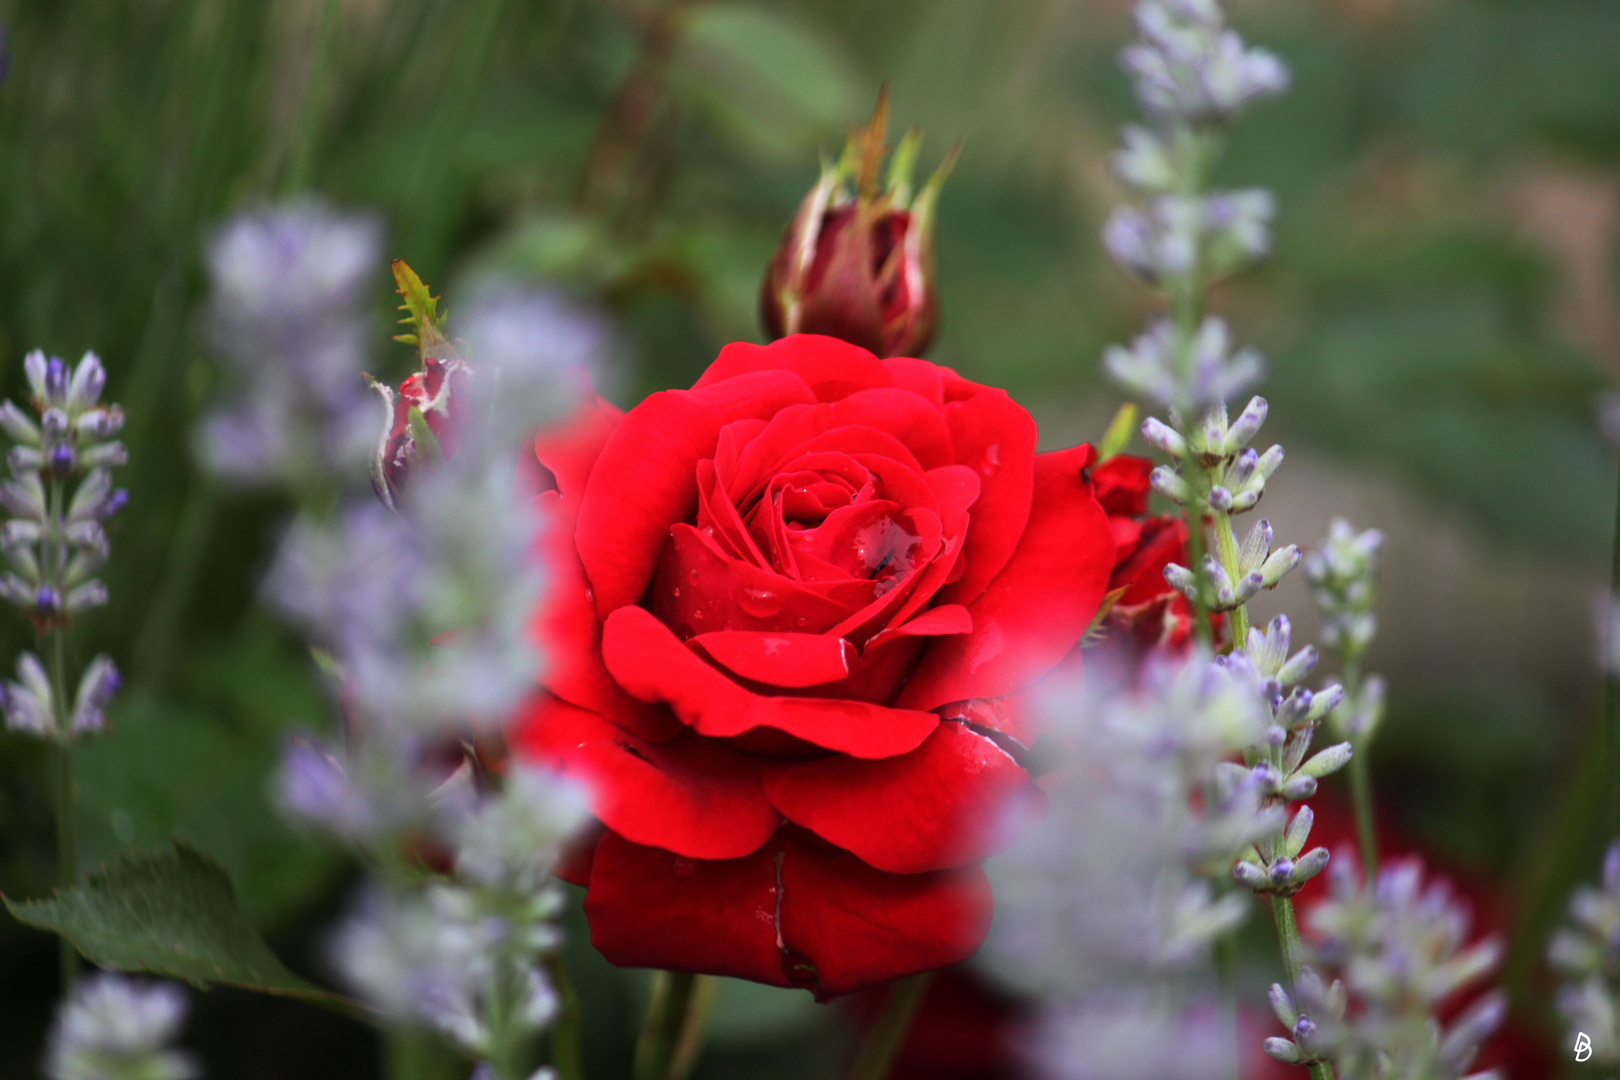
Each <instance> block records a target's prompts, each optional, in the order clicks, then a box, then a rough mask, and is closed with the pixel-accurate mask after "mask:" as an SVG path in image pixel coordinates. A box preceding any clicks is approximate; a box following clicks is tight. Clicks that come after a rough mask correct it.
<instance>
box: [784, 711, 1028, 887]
mask: <svg viewBox="0 0 1620 1080" xmlns="http://www.w3.org/2000/svg"><path fill="white" fill-rule="evenodd" d="M760 775H761V779H762V780H763V782H764V785H765V795H766V797H767V798H769V799H770V800H771V802H772V804H773V805H775V807H776V808H777V809H778V810H780V811H781V812H782V813H783V815H785V816H786V817H787V819H788V820H789V821H792V822H794V823H795V824H797V825H802V826H804V827H805V828H806V829H809V830H810V831H811V832H813V833H815V834H816V835H817V836H819V837H821V838H822V839H824V840H826V841H828V842H830V843H832V844H836V845H837V846H838V847H841V848H843V849H844V850H845V851H848V852H851V853H853V854H855V855H857V856H859V857H860V858H861V859H862V860H863V861H865V862H867V863H870V864H871V865H872V866H875V867H877V868H878V869H879V870H887V871H888V872H890V873H893V874H920V873H924V872H926V871H929V870H943V869H946V868H948V867H953V866H963V865H965V864H967V863H970V862H977V861H978V860H979V859H983V858H986V857H988V856H990V855H992V854H994V853H995V852H996V851H997V850H998V849H999V847H1000V846H1002V845H1001V844H1000V842H999V841H1001V840H1002V839H1004V838H1003V837H1002V836H1001V831H1000V830H999V829H998V828H997V826H998V824H999V822H1000V818H1001V812H1002V809H1003V807H1004V805H1005V804H1006V801H1007V799H1008V798H1009V797H1011V796H1012V795H1014V794H1015V793H1017V792H1019V791H1021V790H1023V789H1025V788H1027V787H1029V786H1030V783H1029V774H1028V773H1027V772H1025V771H1024V770H1023V769H1022V768H1020V767H1019V766H1018V764H1017V763H1016V762H1015V761H1013V759H1012V758H1011V757H1009V756H1008V755H1007V752H1006V751H1004V750H1002V749H1001V747H999V746H997V745H996V744H995V743H993V742H991V741H990V740H989V739H987V738H985V737H984V736H982V735H978V734H976V733H974V732H973V731H970V730H969V729H968V728H967V727H966V726H965V725H963V724H961V723H956V722H949V723H943V724H940V725H939V727H937V728H935V729H934V733H933V734H932V735H930V736H928V738H927V739H925V740H923V744H922V745H921V746H919V747H917V749H915V750H913V751H912V752H911V753H909V754H902V755H901V756H899V757H894V758H889V759H887V760H885V761H881V762H879V761H857V760H854V759H852V758H845V757H828V758H821V759H819V760H816V761H802V762H794V763H783V764H767V765H765V766H764V768H763V769H762V771H761V774H760Z"/></svg>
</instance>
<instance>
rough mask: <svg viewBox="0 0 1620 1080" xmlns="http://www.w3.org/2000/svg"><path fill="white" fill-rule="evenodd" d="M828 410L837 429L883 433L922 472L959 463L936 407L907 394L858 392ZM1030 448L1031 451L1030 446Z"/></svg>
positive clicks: (877, 391)
mask: <svg viewBox="0 0 1620 1080" xmlns="http://www.w3.org/2000/svg"><path fill="white" fill-rule="evenodd" d="M831 408H832V413H833V416H834V417H835V418H836V421H837V426H839V427H869V428H872V429H874V430H876V431H883V432H887V433H888V434H890V435H893V436H894V437H895V438H897V439H899V440H900V441H901V442H902V443H904V444H905V446H906V449H908V450H910V451H911V452H912V453H913V454H916V455H917V460H918V461H919V462H921V463H922V467H923V468H925V469H937V468H939V467H940V466H941V465H951V464H955V463H957V462H959V461H961V459H960V458H959V457H958V456H956V454H955V452H954V450H953V442H952V438H951V435H952V432H951V428H950V427H949V426H947V424H946V417H945V415H941V413H940V409H939V407H938V406H937V405H935V404H933V403H932V402H931V401H928V400H927V399H925V398H922V397H919V396H918V395H916V394H913V393H912V392H911V391H910V390H900V389H894V388H885V389H879V390H862V391H861V392H860V393H857V394H851V395H850V396H849V397H847V398H844V399H843V400H842V401H835V402H834V403H833V404H832V406H831ZM948 413H949V409H947V410H946V414H947V415H948ZM1024 415H1025V416H1026V417H1027V416H1028V415H1029V414H1028V413H1025V414H1024ZM1030 427H1031V429H1033V428H1034V421H1030ZM1030 448H1031V450H1033V449H1034V444H1033V442H1032V443H1031V447H1030Z"/></svg>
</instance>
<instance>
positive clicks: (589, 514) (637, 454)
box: [575, 371, 813, 616]
mask: <svg viewBox="0 0 1620 1080" xmlns="http://www.w3.org/2000/svg"><path fill="white" fill-rule="evenodd" d="M812 396H813V395H812V394H811V393H810V389H809V387H807V386H805V384H804V382H803V380H801V379H799V378H798V377H797V376H796V375H793V374H790V373H788V372H783V371H763V372H759V373H758V374H754V375H743V376H740V377H738V378H735V379H727V380H725V381H724V382H720V383H717V384H715V385H713V386H710V387H707V388H706V389H704V390H700V391H686V390H666V391H663V392H662V393H657V394H653V395H652V396H651V397H649V398H647V399H646V400H645V401H643V402H642V403H641V404H640V405H637V406H636V407H635V408H634V409H631V410H630V411H629V412H628V413H626V414H625V415H624V419H623V420H621V421H620V422H619V426H618V427H616V428H615V429H614V430H613V434H612V435H610V436H608V440H607V443H606V445H605V446H603V448H602V453H601V456H599V457H598V458H597V459H596V465H595V467H594V468H593V469H592V470H591V475H590V479H589V480H587V481H586V483H585V494H584V497H583V498H582V499H581V501H580V508H579V524H578V526H577V528H576V533H575V542H576V543H577V544H578V547H579V552H580V558H581V560H582V561H583V563H584V566H585V573H586V576H587V577H588V578H589V579H590V582H591V584H592V586H594V588H595V590H596V610H597V611H598V612H599V613H601V614H602V615H604V616H606V615H607V613H608V612H610V611H612V610H614V609H615V608H618V607H623V606H624V605H625V604H633V603H635V602H636V601H637V600H639V599H641V594H642V592H644V591H645V590H646V588H647V582H648V581H650V580H651V579H652V576H653V571H654V569H655V568H656V567H657V566H658V557H659V555H660V554H661V553H662V552H663V550H664V544H665V542H666V541H667V540H668V538H669V528H670V526H671V525H674V524H675V523H676V522H681V521H688V520H690V519H692V518H693V516H694V515H695V514H696V512H697V463H698V462H699V461H701V460H703V459H704V458H709V457H713V456H714V448H715V442H716V440H717V439H718V438H719V433H720V429H721V428H722V427H724V426H725V425H726V424H728V423H730V422H731V421H733V420H737V419H741V418H743V417H748V416H757V417H764V416H770V415H772V414H774V413H776V412H777V411H779V410H780V409H782V408H784V407H786V406H788V405H794V404H800V403H803V402H805V401H807V400H809V399H811V398H812Z"/></svg>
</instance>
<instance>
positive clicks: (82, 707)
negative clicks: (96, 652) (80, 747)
mask: <svg viewBox="0 0 1620 1080" xmlns="http://www.w3.org/2000/svg"><path fill="white" fill-rule="evenodd" d="M123 685H124V678H123V676H122V675H120V674H119V673H118V668H117V667H116V666H115V665H114V664H113V662H112V658H111V657H109V656H107V655H106V654H102V655H100V656H97V657H96V658H95V659H94V660H92V661H90V666H89V667H87V668H85V669H84V674H83V675H82V676H80V678H79V690H78V693H77V694H76V695H75V696H74V699H73V720H72V724H73V731H74V734H77V735H93V734H95V733H96V732H99V731H101V730H102V729H103V728H105V727H106V726H107V717H106V708H107V705H108V704H109V703H110V702H111V701H112V699H113V695H114V694H116V693H118V690H119V687H121V686H123Z"/></svg>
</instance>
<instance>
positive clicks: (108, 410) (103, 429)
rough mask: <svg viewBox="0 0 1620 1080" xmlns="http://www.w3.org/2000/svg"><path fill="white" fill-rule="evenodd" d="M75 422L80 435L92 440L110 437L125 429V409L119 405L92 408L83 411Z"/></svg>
mask: <svg viewBox="0 0 1620 1080" xmlns="http://www.w3.org/2000/svg"><path fill="white" fill-rule="evenodd" d="M73 423H74V425H75V426H76V427H77V428H78V429H79V435H80V436H81V437H83V438H85V439H87V440H89V441H91V442H95V441H99V440H101V439H108V438H111V437H112V436H114V435H116V434H118V432H119V431H121V430H123V427H124V410H123V409H120V408H119V407H118V406H117V405H108V406H106V407H105V408H96V409H90V410H89V411H87V412H84V413H81V414H80V415H79V418H78V419H77V420H75V421H74V422H73Z"/></svg>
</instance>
